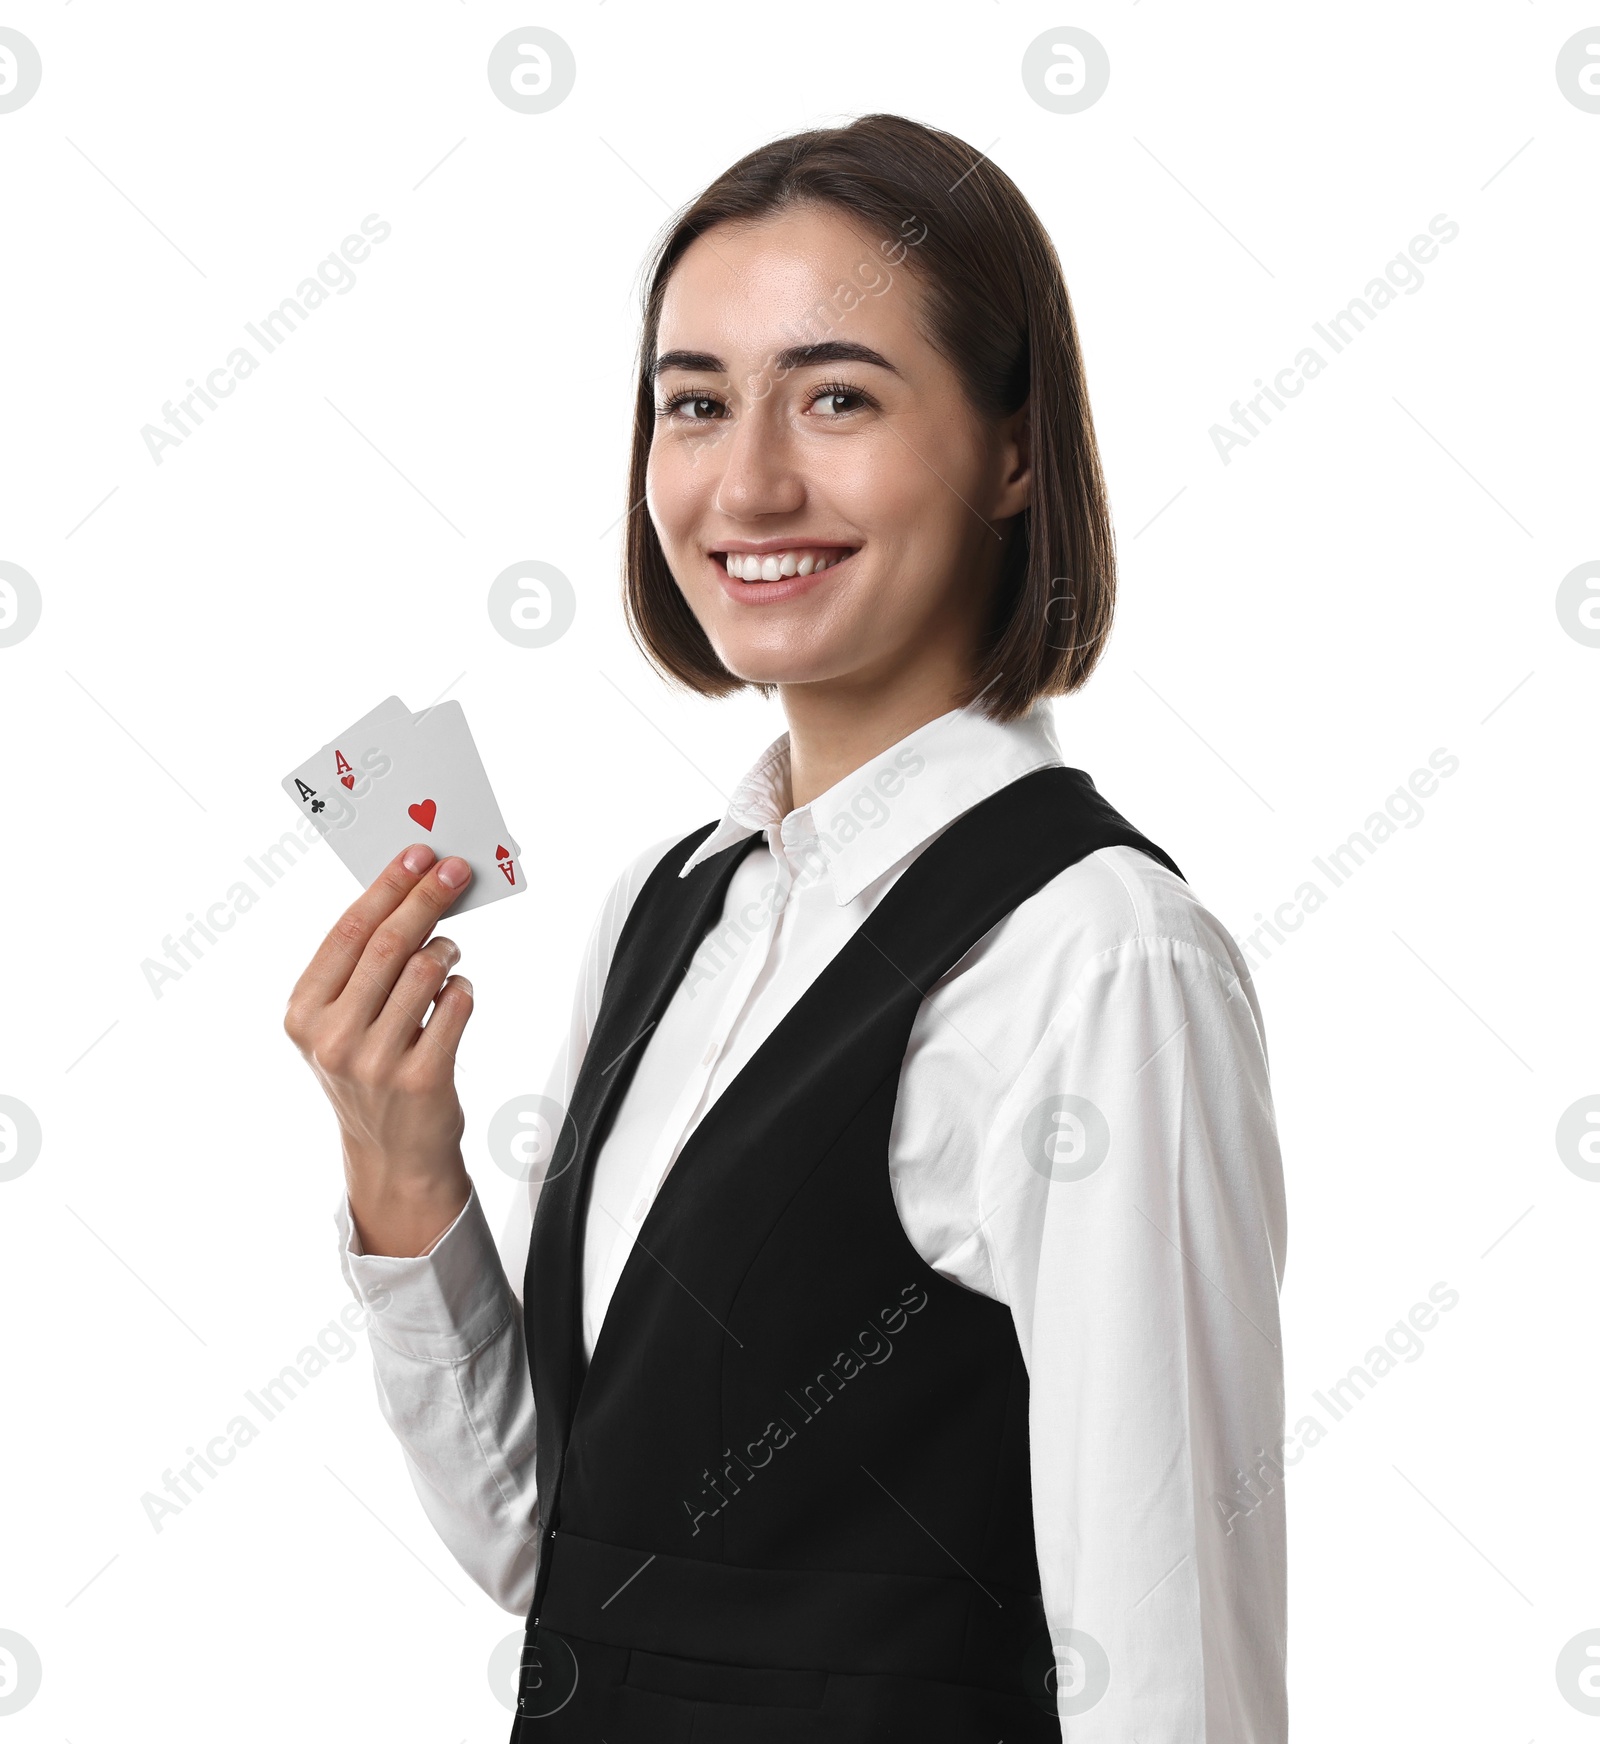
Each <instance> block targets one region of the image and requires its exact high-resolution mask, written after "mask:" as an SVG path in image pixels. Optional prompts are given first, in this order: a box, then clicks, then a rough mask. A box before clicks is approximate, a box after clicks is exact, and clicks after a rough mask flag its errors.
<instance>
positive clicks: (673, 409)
mask: <svg viewBox="0 0 1600 1744" xmlns="http://www.w3.org/2000/svg"><path fill="white" fill-rule="evenodd" d="M661 410H662V412H663V414H664V415H665V416H667V417H672V418H677V419H678V420H679V421H680V422H682V423H685V424H713V423H715V422H716V421H717V418H718V415H719V414H720V413H721V411H722V402H721V401H720V400H717V399H714V398H713V397H712V396H711V395H710V394H675V395H674V396H673V397H672V398H671V399H670V400H668V401H667V403H666V405H664V406H663V407H662V408H661Z"/></svg>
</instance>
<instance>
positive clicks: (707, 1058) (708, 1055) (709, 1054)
mask: <svg viewBox="0 0 1600 1744" xmlns="http://www.w3.org/2000/svg"><path fill="white" fill-rule="evenodd" d="M716 1057H717V1044H716V1043H715V1042H713V1043H712V1044H711V1046H710V1047H709V1048H707V1049H706V1051H705V1052H704V1053H703V1054H702V1055H701V1056H700V1064H701V1065H702V1066H709V1065H710V1064H711V1062H712V1061H713V1060H715V1059H716Z"/></svg>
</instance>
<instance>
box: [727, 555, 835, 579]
mask: <svg viewBox="0 0 1600 1744" xmlns="http://www.w3.org/2000/svg"><path fill="white" fill-rule="evenodd" d="M850 555H851V553H850V552H848V551H838V550H835V551H832V552H816V551H800V550H794V551H773V552H770V553H768V554H767V555H766V556H764V557H763V556H758V555H757V554H756V553H755V552H753V551H746V552H739V551H726V552H724V553H723V556H722V560H723V564H724V565H725V567H726V569H727V571H728V574H729V575H730V576H733V577H734V578H735V579H736V580H739V581H778V580H781V579H782V578H783V577H785V576H790V575H819V574H821V572H822V571H823V570H824V569H832V568H833V566H834V565H835V564H836V563H842V562H843V561H844V560H845V558H846V557H848V556H850Z"/></svg>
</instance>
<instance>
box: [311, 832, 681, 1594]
mask: <svg viewBox="0 0 1600 1744" xmlns="http://www.w3.org/2000/svg"><path fill="white" fill-rule="evenodd" d="M678 839H679V838H678V837H676V836H674V837H670V838H668V839H667V840H665V841H662V842H657V843H655V844H654V845H653V846H652V847H650V848H648V849H646V850H645V852H644V853H642V854H640V855H639V856H638V857H637V858H636V859H635V860H634V861H632V862H631V863H630V865H629V866H628V867H627V868H626V869H625V870H624V871H623V873H622V875H621V876H620V877H619V878H618V879H617V880H616V882H615V884H614V885H613V886H612V889H611V891H610V893H609V894H608V895H607V897H606V900H605V903H604V904H603V906H602V908H601V911H600V914H599V916H598V917H597V919H596V921H595V924H594V926H593V928H592V930H591V932H590V935H589V939H588V943H587V945H586V947H585V950H584V954H583V959H582V964H581V967H580V969H579V973H578V980H577V985H576V987H575V989H574V992H573V997H572V1003H571V1011H570V1017H569V1023H568V1030H567V1035H566V1038H565V1040H564V1042H563V1044H562V1046H561V1048H560V1050H559V1052H558V1054H557V1057H556V1059H555V1061H554V1063H553V1065H552V1066H551V1069H550V1072H549V1076H548V1079H547V1081H546V1086H545V1094H546V1096H547V1097H549V1098H550V1099H551V1100H552V1101H555V1102H557V1103H559V1104H560V1106H561V1107H563V1108H565V1107H566V1106H567V1105H568V1104H569V1103H570V1101H571V1098H572V1089H573V1086H574V1084H575V1083H576V1081H577V1075H578V1069H579V1067H580V1066H581V1065H582V1063H583V1056H584V1053H585V1051H586V1050H587V1047H588V1043H589V1037H590V1034H591V1033H592V1031H593V1027H594V1021H595V1018H596V1016H597V1015H598V1012H599V1008H600V995H601V992H602V990H603V988H604V984H605V976H606V972H607V970H608V968H609V967H610V963H611V956H612V953H613V951H614V950H615V947H616V941H617V937H618V935H619V934H620V932H621V930H622V925H623V922H624V921H625V920H626V918H627V915H628V911H629V910H630V909H631V907H632V905H633V901H634V898H635V897H636V896H637V894H638V892H639V889H640V887H641V886H642V885H643V883H644V880H645V878H646V877H647V876H648V875H649V872H650V871H651V869H652V868H653V867H654V865H655V864H656V862H657V861H658V860H659V859H660V858H661V856H662V852H663V850H664V849H666V848H667V847H668V846H670V844H671V843H672V842H674V841H677V840H678ZM539 1185H540V1183H539V1182H537V1181H534V1182H531V1183H530V1184H529V1186H528V1189H527V1191H526V1192H524V1191H522V1190H520V1189H519V1190H518V1191H517V1192H516V1193H515V1194H514V1195H513V1198H512V1202H511V1208H510V1211H509V1213H508V1214H507V1216H506V1218H505V1219H504V1222H503V1224H502V1226H501V1229H500V1233H499V1236H498V1240H497V1238H496V1236H495V1234H494V1233H493V1232H492V1231H491V1229H490V1226H489V1222H488V1218H487V1216H486V1215H485V1212H484V1209H483V1204H482V1201H481V1200H480V1199H479V1197H478V1191H477V1188H476V1186H474V1187H473V1189H472V1192H471V1194H470V1195H469V1196H468V1199H467V1202H466V1204H465V1205H464V1206H463V1207H462V1209H461V1211H460V1213H459V1214H458V1215H457V1217H456V1219H455V1221H454V1222H453V1223H452V1224H451V1225H450V1227H449V1228H448V1229H446V1230H445V1231H444V1232H443V1233H442V1234H441V1235H440V1236H439V1237H438V1239H437V1240H436V1241H435V1242H434V1243H433V1245H432V1246H431V1247H430V1248H429V1250H428V1251H427V1252H426V1253H425V1254H420V1255H417V1256H415V1257H408V1258H394V1257H391V1256H386V1255H379V1254H368V1253H365V1252H364V1251H363V1250H362V1247H361V1240H360V1237H359V1235H358V1234H357V1233H356V1230H355V1226H354V1222H353V1219H352V1218H351V1215H350V1203H349V1197H348V1195H347V1194H344V1193H341V1194H340V1196H339V1203H338V1206H337V1209H336V1210H335V1212H334V1224H335V1227H336V1228H337V1229H338V1231H339V1247H340V1253H339V1264H340V1269H341V1271H342V1273H343V1276H344V1279H345V1282H346V1284H347V1285H348V1286H349V1288H350V1290H351V1293H352V1294H353V1295H354V1296H355V1298H356V1300H357V1301H358V1302H360V1303H361V1304H362V1305H363V1306H364V1307H366V1308H367V1309H368V1314H369V1317H368V1322H367V1329H368V1340H369V1343H370V1345H371V1348H372V1360H373V1376H374V1380H375V1382H376V1386H377V1393H378V1406H379V1409H380V1410H381V1411H382V1413H383V1416H384V1420H385V1421H386V1422H387V1423H388V1425H389V1427H390V1429H391V1430H392V1431H393V1432H394V1435H395V1437H396V1439H397V1440H398V1441H399V1443H400V1449H401V1453H402V1455H403V1456H404V1459H405V1463H406V1469H407V1471H408V1472H409V1474H410V1477H411V1482H412V1485H413V1487H414V1488H415V1490H416V1492H417V1496H418V1499H419V1500H420V1501H421V1503H422V1507H423V1511H424V1512H425V1513H426V1514H427V1516H428V1518H429V1520H430V1521H431V1522H432V1524H433V1527H434V1530H435V1531H436V1532H437V1533H438V1534H439V1537H440V1538H441V1539H442V1540H443V1542H444V1544H445V1547H446V1548H447V1549H448V1550H449V1551H450V1554H451V1555H452V1556H453V1557H454V1558H455V1559H456V1561H457V1562H458V1563H459V1564H460V1565H461V1567H462V1568H463V1569H464V1570H465V1571H466V1572H467V1574H468V1575H470V1576H471V1577H472V1579H473V1580H474V1581H475V1582H476V1583H477V1584H478V1586H479V1587H481V1588H482V1589H483V1591H484V1592H485V1593H487V1594H488V1595H489V1597H490V1598H491V1599H493V1600H494V1601H495V1603H496V1604H498V1605H501V1606H503V1607H504V1609H506V1610H507V1611H512V1612H515V1613H516V1614H517V1615H518V1616H525V1615H526V1614H527V1611H528V1608H529V1606H530V1605H531V1604H532V1602H533V1587H534V1578H535V1576H536V1574H537V1572H538V1546H539V1499H538V1490H537V1485H536V1481H535V1455H536V1452H537V1445H538V1434H537V1424H536V1423H535V1420H534V1400H533V1385H532V1381H531V1379H530V1377H529V1372H528V1357H527V1346H526V1342H525V1340H524V1336H523V1325H522V1303H521V1289H522V1277H523V1271H524V1269H525V1267H526V1264H527V1253H528V1240H529V1236H530V1234H531V1232H532V1228H533V1214H534V1211H535V1210H536V1209H537V1205H538V1195H539ZM512 1280H515V1282H514V1283H513V1282H512Z"/></svg>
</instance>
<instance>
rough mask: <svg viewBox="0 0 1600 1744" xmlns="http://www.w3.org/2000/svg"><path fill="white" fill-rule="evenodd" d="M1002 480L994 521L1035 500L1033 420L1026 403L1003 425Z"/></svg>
mask: <svg viewBox="0 0 1600 1744" xmlns="http://www.w3.org/2000/svg"><path fill="white" fill-rule="evenodd" d="M999 478H1000V487H999V490H998V492H997V494H996V498H995V506H994V518H995V519H996V520H997V521H1004V520H1009V519H1010V518H1011V517H1012V516H1013V515H1020V514H1021V513H1022V511H1023V510H1024V509H1025V508H1027V507H1028V505H1029V504H1030V503H1031V502H1032V501H1033V421H1032V418H1031V417H1030V416H1029V410H1028V404H1027V402H1026V401H1024V402H1023V404H1022V405H1021V406H1020V407H1019V408H1018V410H1016V411H1015V412H1013V413H1012V414H1011V416H1010V417H1009V418H1006V419H1005V420H1004V421H1003V423H1002V424H1001V426H1000V449H999Z"/></svg>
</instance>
